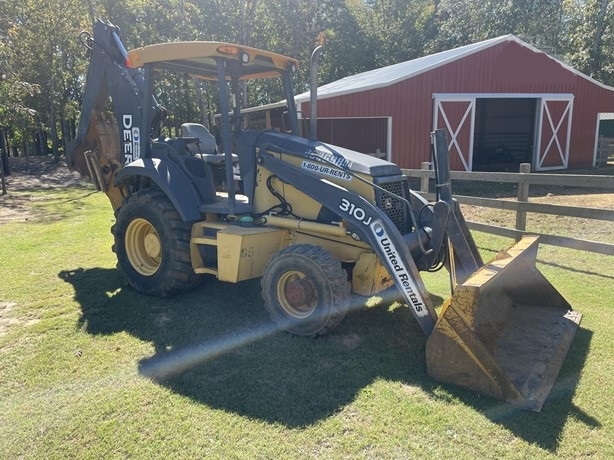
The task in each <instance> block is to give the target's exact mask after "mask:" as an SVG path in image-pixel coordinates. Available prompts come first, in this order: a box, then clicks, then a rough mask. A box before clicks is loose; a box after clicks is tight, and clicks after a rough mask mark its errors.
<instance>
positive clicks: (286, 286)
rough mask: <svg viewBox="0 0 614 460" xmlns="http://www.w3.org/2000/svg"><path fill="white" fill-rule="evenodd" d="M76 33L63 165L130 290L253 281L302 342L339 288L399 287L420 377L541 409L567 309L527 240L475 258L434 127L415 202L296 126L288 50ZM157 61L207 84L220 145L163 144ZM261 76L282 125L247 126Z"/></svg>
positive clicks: (206, 141)
mask: <svg viewBox="0 0 614 460" xmlns="http://www.w3.org/2000/svg"><path fill="white" fill-rule="evenodd" d="M84 37H85V40H84V43H85V44H86V46H87V48H88V53H89V56H90V64H89V69H88V74H87V80H86V84H85V93H84V96H83V103H82V108H81V118H80V121H79V126H78V132H77V137H76V139H75V140H74V141H73V143H72V144H71V146H70V148H69V152H68V160H69V164H70V165H71V167H72V168H74V169H76V170H78V171H80V172H81V173H83V174H84V175H87V176H89V177H90V178H91V179H92V180H93V182H94V184H95V185H96V187H97V188H98V189H99V190H102V191H103V192H104V193H106V194H107V196H108V197H109V200H110V201H111V205H112V207H113V209H114V211H115V218H116V222H115V225H114V226H113V229H112V231H113V234H114V239H115V244H114V245H113V250H114V252H115V253H116V255H117V260H118V268H119V269H120V270H121V271H122V273H123V275H124V277H125V279H126V280H127V282H128V283H129V284H130V285H131V286H132V287H133V288H134V289H136V290H138V291H140V292H143V293H145V294H150V295H156V296H167V295H171V294H174V293H177V292H181V291H185V290H188V289H190V288H192V287H194V286H195V285H196V284H197V283H198V282H199V280H200V279H201V277H202V275H205V274H210V275H214V276H216V277H217V278H218V279H219V280H220V281H224V282H229V283H236V282H239V281H242V280H246V279H251V278H258V277H261V279H262V281H261V285H262V297H263V299H264V305H265V308H266V309H267V311H268V312H269V313H270V316H271V317H272V319H273V320H274V321H275V322H276V323H277V324H278V325H279V327H280V328H282V329H285V330H287V331H290V332H292V333H294V334H299V335H307V336H309V335H317V334H322V333H323V332H325V331H327V330H329V329H330V328H332V327H334V326H335V325H336V324H337V323H339V321H341V319H342V318H343V317H344V315H345V314H346V312H347V310H348V305H349V303H350V296H351V295H352V293H354V294H357V295H360V296H372V295H376V294H378V293H381V292H382V291H384V290H388V291H389V290H390V289H394V288H395V287H396V290H397V292H398V297H399V298H400V299H401V300H402V301H403V303H405V304H407V306H408V308H409V310H410V311H411V312H412V314H413V315H414V317H415V318H416V320H417V321H418V323H419V325H420V326H421V328H422V330H423V331H424V333H425V334H426V336H427V337H428V339H427V344H426V359H427V365H428V372H429V374H430V375H431V376H432V377H433V378H435V379H438V380H442V381H445V382H449V383H453V384H457V385H460V386H463V387H465V388H469V389H472V390H475V391H478V392H480V393H482V394H485V395H489V396H492V397H494V398H498V399H501V400H505V401H508V402H510V403H512V404H514V405H517V406H519V407H522V408H526V409H532V410H540V408H541V407H542V404H543V403H544V401H545V399H546V397H547V395H548V393H549V391H550V389H551V387H552V385H553V383H554V380H555V379H556V376H557V374H558V371H559V369H560V367H561V365H562V362H563V360H564V358H565V356H566V354H567V351H568V349H569V346H570V344H571V341H572V339H573V336H574V333H575V331H576V329H577V327H578V324H579V321H580V316H581V315H580V314H579V313H577V312H574V311H572V309H571V307H570V305H569V304H568V303H567V302H566V300H565V299H564V298H563V297H562V296H561V295H560V294H559V293H558V292H557V290H556V289H555V288H554V287H553V286H552V285H551V284H550V283H549V282H548V281H547V280H546V279H545V278H544V277H543V276H542V275H541V274H540V273H539V272H538V271H537V269H536V268H535V258H536V252H537V244H538V243H537V239H536V238H535V237H525V238H524V239H522V240H521V241H520V242H518V243H517V244H516V245H514V246H513V247H511V248H510V249H508V250H507V251H506V252H502V253H501V254H500V255H499V256H498V257H497V258H496V260H494V261H493V262H490V263H488V264H486V265H485V264H484V263H483V262H482V259H481V257H480V254H479V252H478V250H477V248H476V245H475V243H474V241H473V238H472V237H471V234H470V232H469V231H468V229H467V226H466V224H465V221H464V219H463V217H462V215H461V213H460V210H459V207H458V205H457V204H456V202H455V201H454V200H453V199H452V193H451V189H450V180H449V164H448V152H447V143H446V139H445V132H441V131H437V132H435V133H433V134H432V138H433V152H434V163H435V165H436V168H435V169H436V171H437V189H438V199H437V201H436V202H435V203H428V202H426V201H425V200H424V199H423V198H422V197H421V196H420V195H418V194H416V193H414V192H412V191H411V190H410V189H409V187H408V180H407V178H406V177H405V176H404V175H403V174H402V171H401V169H400V168H399V167H398V166H397V165H395V164H392V163H389V162H386V161H383V160H381V159H378V158H375V157H372V156H369V155H364V154H360V153H357V152H354V151H350V150H347V149H344V148H340V147H335V146H332V145H328V144H325V143H322V142H319V141H317V140H316V136H315V129H313V130H312V132H311V134H310V136H309V138H304V137H301V136H300V135H299V134H300V128H301V125H300V123H299V122H300V120H299V118H298V115H297V110H296V106H295V101H294V96H293V93H292V74H293V73H294V72H295V71H296V69H297V66H298V62H297V61H296V60H294V59H291V58H287V57H284V56H281V55H278V54H275V53H271V52H267V51H262V50H258V49H254V48H250V47H246V46H240V45H233V44H229V43H217V42H174V43H162V44H156V45H151V46H145V47H143V48H139V49H135V50H132V51H130V52H127V51H126V49H125V48H124V46H123V44H122V41H121V36H120V32H119V30H118V29H117V28H116V27H115V26H113V25H112V24H109V23H106V22H103V21H98V22H96V23H95V24H94V30H93V34H92V35H89V34H86V35H84ZM314 56H315V58H314V59H313V62H314V63H316V62H317V56H318V53H314ZM160 72H165V73H166V72H176V73H179V74H182V75H189V76H191V77H193V78H196V79H200V80H201V81H210V82H212V83H213V84H214V85H216V86H215V87H216V90H215V91H216V92H217V94H218V95H219V111H220V118H221V125H220V132H221V147H218V145H219V143H218V142H216V141H215V139H214V138H213V136H212V135H211V134H210V133H209V131H208V130H207V129H206V127H205V126H203V125H199V124H196V123H191V121H193V120H185V121H186V123H185V124H183V125H182V135H181V137H176V138H164V137H161V126H162V121H163V119H164V115H165V110H164V109H163V108H162V107H161V106H160V105H159V104H158V102H157V100H156V97H155V96H154V92H155V89H154V88H155V83H154V82H155V79H156V76H157V75H158V74H159V73H160ZM272 77H274V78H279V79H281V83H282V87H283V91H284V97H285V100H286V104H287V113H286V114H285V119H286V121H287V123H286V126H287V132H286V130H282V131H281V132H280V131H274V130H259V131H256V130H250V129H246V128H245V123H244V120H243V116H242V112H241V100H242V97H241V91H242V84H241V81H243V80H253V79H261V78H272ZM313 87H315V85H313V84H312V98H311V108H312V115H311V121H312V128H313V127H315V120H316V116H315V105H316V98H315V97H314V94H315V91H313ZM110 102H111V103H110ZM109 107H112V111H113V112H114V113H113V114H112V115H109V114H108V113H107V111H108V110H109ZM221 152H223V153H221ZM442 264H443V265H444V266H445V267H446V268H447V269H448V271H449V272H450V276H451V280H452V283H451V285H452V287H453V288H452V296H451V298H450V300H448V301H447V302H446V303H445V304H444V306H443V308H442V310H441V312H440V314H439V315H438V314H437V312H436V311H435V308H434V307H433V304H432V301H431V299H430V297H429V294H428V292H427V289H426V288H425V286H424V284H423V282H422V279H421V277H420V271H422V270H429V269H431V268H432V267H434V266H437V265H442Z"/></svg>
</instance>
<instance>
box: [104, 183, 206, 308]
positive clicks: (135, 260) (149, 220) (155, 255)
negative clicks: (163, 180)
mask: <svg viewBox="0 0 614 460" xmlns="http://www.w3.org/2000/svg"><path fill="white" fill-rule="evenodd" d="M115 220H116V223H115V225H114V226H113V228H112V229H111V231H112V233H113V235H114V237H115V244H114V245H113V252H115V254H116V255H117V267H118V268H119V269H120V270H121V272H122V273H123V275H124V278H125V279H126V281H127V282H128V284H130V285H131V286H132V287H133V288H134V289H136V290H137V291H139V292H142V293H144V294H149V295H154V296H159V297H166V296H169V295H172V294H175V293H177V292H180V291H187V290H189V289H191V288H193V287H194V286H196V285H197V284H198V283H199V281H200V277H199V276H198V275H197V274H196V273H194V271H193V269H192V263H191V259H190V234H191V227H192V226H191V224H189V223H186V222H183V221H182V220H181V218H180V217H179V214H178V213H177V211H176V210H175V207H174V206H173V204H172V203H171V202H170V200H169V199H168V197H167V196H166V195H165V194H164V193H163V192H162V191H160V190H157V189H144V190H140V191H138V192H135V193H133V194H132V195H130V196H128V197H127V198H126V199H125V200H124V202H123V204H122V206H121V207H120V208H119V209H118V210H117V211H116V212H115Z"/></svg>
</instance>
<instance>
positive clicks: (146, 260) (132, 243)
mask: <svg viewBox="0 0 614 460" xmlns="http://www.w3.org/2000/svg"><path fill="white" fill-rule="evenodd" d="M126 255H127V256H128V260H129V261H130V264H131V265H132V267H133V268H134V269H135V270H136V271H137V272H139V273H140V274H141V275H145V276H151V275H153V274H154V273H155V272H156V271H157V270H158V268H160V263H161V261H162V242H161V241H160V237H159V236H158V232H156V229H155V228H154V226H153V225H151V224H150V223H149V222H148V221H146V220H145V219H135V220H133V221H132V222H130V225H128V228H127V229H126Z"/></svg>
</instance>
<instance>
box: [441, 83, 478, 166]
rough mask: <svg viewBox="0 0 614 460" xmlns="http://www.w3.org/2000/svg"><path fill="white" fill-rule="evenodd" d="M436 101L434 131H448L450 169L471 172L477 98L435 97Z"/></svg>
mask: <svg viewBox="0 0 614 460" xmlns="http://www.w3.org/2000/svg"><path fill="white" fill-rule="evenodd" d="M434 99H435V107H434V114H433V129H442V128H445V129H446V130H447V131H448V150H449V151H450V167H451V168H452V169H453V170H456V171H458V170H461V171H462V170H465V171H471V170H472V167H473V133H474V124H475V120H474V119H475V100H476V99H475V97H467V96H460V95H459V96H453V95H434Z"/></svg>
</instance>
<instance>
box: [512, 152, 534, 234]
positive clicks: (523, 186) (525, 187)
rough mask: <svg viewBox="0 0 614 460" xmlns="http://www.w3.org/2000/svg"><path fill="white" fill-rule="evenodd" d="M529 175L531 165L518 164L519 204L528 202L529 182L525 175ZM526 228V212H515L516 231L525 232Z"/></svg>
mask: <svg viewBox="0 0 614 460" xmlns="http://www.w3.org/2000/svg"><path fill="white" fill-rule="evenodd" d="M529 173H531V163H520V176H519V180H518V197H517V200H518V201H519V202H521V201H522V202H525V203H526V202H527V201H529V182H528V181H527V180H526V177H525V174H529ZM526 228H527V212H526V211H521V210H520V209H519V210H518V211H516V230H521V231H523V232H524V231H525V230H526ZM518 240H520V235H518V236H516V241H518Z"/></svg>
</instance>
